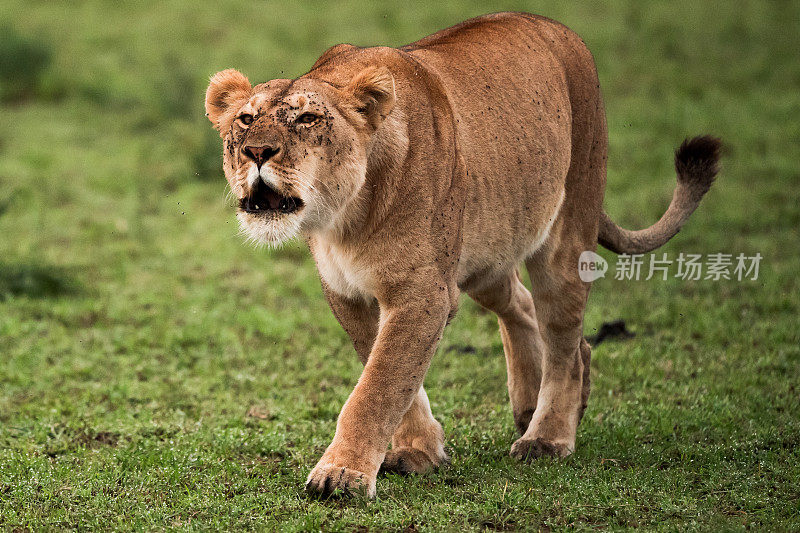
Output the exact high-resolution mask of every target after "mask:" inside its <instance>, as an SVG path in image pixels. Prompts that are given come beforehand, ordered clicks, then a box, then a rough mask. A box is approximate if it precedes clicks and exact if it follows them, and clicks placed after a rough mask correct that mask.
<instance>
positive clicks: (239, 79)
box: [206, 68, 253, 134]
mask: <svg viewBox="0 0 800 533" xmlns="http://www.w3.org/2000/svg"><path fill="white" fill-rule="evenodd" d="M252 91H253V88H252V87H251V86H250V81H249V80H248V79H247V78H246V77H245V75H244V74H242V73H241V72H239V71H238V70H234V69H232V68H229V69H228V70H223V71H221V72H217V73H216V74H214V75H213V76H212V77H211V81H210V82H209V84H208V90H207V91H206V116H207V117H208V120H210V121H211V123H212V124H213V125H214V127H215V128H216V129H217V130H219V131H220V134H221V133H222V131H223V130H224V129H226V123H227V122H228V119H229V117H228V114H229V112H230V111H231V110H232V109H235V108H238V107H239V106H241V105H243V104H244V103H245V102H246V101H247V99H248V98H250V95H251V93H252Z"/></svg>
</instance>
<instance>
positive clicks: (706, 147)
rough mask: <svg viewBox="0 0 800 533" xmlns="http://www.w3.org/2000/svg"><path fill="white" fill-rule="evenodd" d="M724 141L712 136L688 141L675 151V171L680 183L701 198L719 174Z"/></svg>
mask: <svg viewBox="0 0 800 533" xmlns="http://www.w3.org/2000/svg"><path fill="white" fill-rule="evenodd" d="M721 150H722V141H720V140H719V139H718V138H716V137H712V136H710V135H703V136H700V137H695V138H693V139H686V140H685V141H683V144H681V146H680V147H679V148H678V149H677V150H676V151H675V170H676V171H677V173H678V181H679V182H682V183H683V184H684V185H687V186H688V187H690V188H691V189H693V191H692V192H693V193H695V194H696V193H699V194H700V196H702V195H703V194H705V193H706V192H708V189H709V188H710V187H711V184H712V183H714V177H715V176H716V175H717V172H719V156H720V151H721Z"/></svg>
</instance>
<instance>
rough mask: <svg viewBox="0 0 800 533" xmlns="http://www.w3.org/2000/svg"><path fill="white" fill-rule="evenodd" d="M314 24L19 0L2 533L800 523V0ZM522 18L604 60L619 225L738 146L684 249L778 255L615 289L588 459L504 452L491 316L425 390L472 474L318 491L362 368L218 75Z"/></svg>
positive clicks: (3, 108)
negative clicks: (521, 457)
mask: <svg viewBox="0 0 800 533" xmlns="http://www.w3.org/2000/svg"><path fill="white" fill-rule="evenodd" d="M297 4H298V5H291V6H288V7H287V3H285V2H273V1H270V2H263V1H255V0H249V1H239V0H237V1H232V2H225V3H222V2H219V3H218V2H202V3H198V2H190V1H188V0H172V1H168V2H160V3H158V4H156V3H151V2H84V3H80V5H77V3H72V2H36V3H31V2H28V1H22V0H5V1H4V7H3V13H2V15H0V29H2V31H0V114H1V115H2V118H1V119H0V529H10V530H14V529H19V528H23V529H24V528H31V529H61V528H65V529H72V528H80V529H88V528H102V529H124V530H128V529H141V530H153V529H171V528H188V529H228V530H239V529H261V528H264V529H275V528H277V527H278V526H279V525H280V526H281V527H283V528H286V529H297V530H320V529H322V530H353V529H356V530H358V531H366V530H385V529H389V530H405V531H418V530H419V531H423V530H425V531H441V530H453V531H473V530H483V529H489V530H513V529H532V530H536V529H540V530H551V529H562V528H568V527H575V528H580V529H584V528H585V529H594V528H610V529H624V528H632V527H637V526H638V527H644V528H647V529H653V530H667V531H670V530H693V529H696V530H741V529H748V528H755V529H762V530H765V529H766V530H798V529H800V447H799V445H800V399H799V397H800V391H798V388H800V342H799V341H800V334H799V333H798V328H799V327H800V320H798V316H800V296H799V295H800V281H798V277H797V275H798V272H800V257H799V254H800V245H798V243H800V230H799V229H798V228H800V205H799V203H800V202H798V200H799V199H800V198H799V197H800V193H799V192H798V191H800V167H799V166H798V161H800V120H798V118H799V117H800V90H798V87H800V61H798V56H797V51H798V49H800V42H799V41H798V37H797V36H798V34H800V23H799V22H798V21H799V20H800V4H798V3H797V2H791V1H788V0H786V1H777V0H776V1H762V2H755V1H753V2H748V1H744V2H735V3H734V2H698V1H696V0H681V1H676V2H656V1H655V0H653V1H649V0H648V1H638V2H634V1H598V2H508V1H507V2H496V3H495V4H493V5H491V6H490V5H489V4H487V3H485V2H479V1H465V2H456V1H447V2H436V3H434V2H421V1H420V2H418V1H406V2H397V3H382V2H380V3H379V2H366V1H359V0H343V1H340V2H336V3H332V4H330V5H329V4H327V3H323V2H303V3H297ZM508 9H513V10H527V11H532V12H538V13H540V14H544V15H547V16H550V17H553V18H556V19H558V20H560V21H562V22H564V23H566V24H567V25H569V26H570V27H572V28H573V29H575V30H576V31H578V33H580V34H581V35H582V36H583V37H584V39H585V41H586V42H587V44H588V45H589V47H590V49H592V51H593V53H594V55H595V58H596V61H597V64H598V69H599V72H600V79H601V83H602V85H603V87H604V91H605V99H606V107H607V110H608V117H609V126H610V145H611V148H610V161H609V184H608V190H607V195H606V200H605V205H606V208H607V210H608V211H609V212H610V213H611V215H612V216H613V217H614V218H615V219H616V220H617V221H618V222H620V223H623V224H625V225H627V226H628V227H642V226H645V225H649V224H650V223H652V222H653V221H655V220H656V219H657V217H658V216H660V214H661V213H662V211H663V209H664V208H665V206H666V204H667V202H668V200H669V198H670V194H671V190H672V187H673V184H674V180H673V170H672V161H671V159H672V151H673V150H674V148H675V146H677V144H678V143H680V141H681V140H682V139H683V138H684V137H686V136H690V135H694V134H697V133H704V132H708V133H713V134H716V135H719V136H721V137H722V138H723V139H724V140H725V142H726V145H727V148H726V155H725V161H724V169H723V171H722V174H721V177H720V179H719V181H718V183H717V185H716V186H715V187H714V188H713V189H712V191H711V192H710V193H709V195H708V196H707V198H706V199H705V200H704V203H703V204H702V205H701V207H700V209H699V210H698V212H697V213H695V215H694V216H693V218H692V220H691V221H690V223H689V225H688V226H687V227H686V228H685V229H684V231H682V232H681V234H680V235H679V236H678V237H677V238H675V239H674V240H673V241H671V242H670V243H669V244H668V245H667V246H666V247H665V248H664V249H663V251H664V252H666V253H667V254H669V255H670V256H671V257H673V258H675V257H676V256H677V255H678V254H679V253H680V252H692V253H703V254H705V253H711V252H725V253H732V254H739V253H744V254H746V255H754V254H756V253H760V254H761V255H762V256H763V259H762V262H761V272H760V275H759V278H758V280H757V281H742V282H739V281H736V280H730V281H726V280H721V281H711V280H700V281H682V280H680V279H669V280H668V281H661V280H650V281H616V280H614V279H613V276H607V277H606V278H604V279H601V280H599V281H597V282H596V283H595V285H594V289H593V292H592V297H591V298H590V303H589V308H588V311H587V317H586V334H587V335H590V334H592V333H593V332H594V330H595V329H597V328H599V326H600V325H601V324H602V323H603V322H605V321H609V320H614V319H624V320H625V321H626V322H627V324H628V327H629V328H630V329H631V330H632V331H634V332H635V333H636V336H635V337H634V338H632V339H629V340H625V341H613V342H606V343H603V344H601V345H600V346H598V347H596V348H595V350H594V354H593V355H594V358H593V361H592V374H593V393H592V397H591V398H590V404H589V408H588V410H587V412H586V416H585V418H584V420H583V422H582V424H581V427H580V428H579V433H578V448H577V451H576V453H575V454H574V455H573V456H571V457H570V458H568V459H566V460H560V461H553V460H540V461H537V462H536V463H535V464H533V465H523V464H519V463H517V462H515V461H514V460H512V459H511V458H509V457H508V450H509V447H510V445H511V443H512V442H513V440H514V439H515V430H514V427H513V422H512V419H511V413H510V408H509V406H508V399H507V392H506V389H505V367H504V361H503V356H502V346H501V343H500V337H499V334H498V332H497V325H496V322H495V319H494V318H493V316H491V315H488V314H485V313H483V312H481V311H480V310H479V309H478V308H477V306H476V305H475V304H473V303H472V302H471V301H469V300H468V299H466V298H464V300H463V301H462V305H461V310H460V313H459V315H458V316H457V317H456V319H455V320H454V321H453V323H452V324H451V325H450V327H449V328H448V329H447V331H446V332H445V336H444V339H443V341H442V343H441V346H440V349H439V351H438V353H437V356H436V357H435V359H434V362H433V365H432V368H431V371H430V373H429V375H428V377H427V380H426V389H427V390H428V394H429V396H430V399H431V403H432V407H433V410H434V413H435V414H436V415H437V417H438V418H439V420H440V421H441V422H442V424H443V426H444V428H445V431H446V445H447V447H448V448H449V451H450V454H451V457H452V464H451V465H450V466H448V467H446V468H444V469H442V470H440V471H439V472H436V473H434V474H431V475H427V476H422V477H408V478H402V477H397V476H389V477H385V478H381V479H379V480H378V499H377V500H376V501H374V502H371V503H368V502H364V501H344V500H335V501H328V502H320V501H316V500H311V499H308V498H307V497H306V496H305V494H304V492H303V482H304V480H305V476H306V474H307V473H308V471H309V469H310V468H311V467H312V466H313V465H314V463H315V461H316V460H317V458H318V457H319V455H320V454H321V453H322V451H323V450H324V448H325V446H326V445H327V444H328V442H329V439H330V438H331V436H332V435H333V430H334V426H335V421H336V416H337V414H338V411H339V408H340V407H341V405H342V403H343V402H344V400H345V398H346V397H347V394H348V393H349V391H350V390H351V388H352V387H353V385H354V384H355V381H356V379H357V377H358V375H359V371H360V364H359V363H358V361H357V360H356V357H355V355H354V352H353V349H352V348H351V345H350V343H349V340H348V338H347V337H346V335H345V334H344V332H343V331H342V330H341V328H340V327H339V326H338V324H337V323H336V321H335V319H334V318H333V316H332V315H331V313H330V311H329V310H328V308H327V306H326V304H325V302H324V300H323V297H322V294H321V290H320V287H319V281H318V278H317V275H316V271H315V269H314V266H313V263H312V261H311V260H310V258H309V255H308V252H307V251H306V250H305V247H304V246H303V245H302V243H295V244H292V245H290V246H288V247H286V248H284V249H281V250H277V251H266V250H257V249H254V248H253V247H251V246H248V245H245V244H243V242H242V239H241V238H240V237H239V236H238V235H237V226H236V221H235V217H234V213H233V209H232V206H231V205H230V204H229V203H228V202H226V199H225V187H226V184H225V181H224V179H223V176H222V173H221V170H220V153H221V148H220V141H219V138H218V137H217V136H216V134H215V132H213V131H212V130H211V127H210V125H209V123H208V121H207V120H206V119H205V117H204V116H203V93H204V90H205V85H206V83H207V80H208V77H209V76H210V75H211V74H212V73H214V72H216V71H217V70H220V69H222V68H226V67H231V66H233V67H237V68H239V69H241V70H242V71H244V72H245V73H247V74H248V75H249V76H250V78H251V79H252V80H257V81H262V80H266V79H269V78H273V77H283V76H288V77H291V76H297V75H300V74H302V73H303V72H305V70H306V69H307V68H308V67H310V65H311V64H312V62H313V61H314V59H315V58H316V57H317V56H318V55H319V54H320V53H321V52H322V51H323V50H324V49H325V48H326V47H327V46H329V45H331V44H334V43H337V42H352V43H354V44H361V45H368V44H389V45H400V44H403V43H406V42H410V41H412V40H415V39H417V38H419V37H421V36H423V35H426V34H428V33H430V32H432V31H434V30H436V29H439V28H442V27H445V26H448V25H450V24H452V23H455V22H458V21H460V20H463V19H465V18H468V17H470V16H473V15H476V14H480V13H483V12H487V11H500V10H508ZM21 58H22V59H21ZM602 253H603V254H604V257H606V259H608V260H609V261H610V262H611V264H612V268H613V264H614V256H613V255H612V254H608V253H606V252H602Z"/></svg>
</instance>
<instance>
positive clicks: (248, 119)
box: [239, 113, 253, 126]
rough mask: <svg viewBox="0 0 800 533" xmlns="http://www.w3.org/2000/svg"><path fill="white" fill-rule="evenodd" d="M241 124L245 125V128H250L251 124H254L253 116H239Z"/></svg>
mask: <svg viewBox="0 0 800 533" xmlns="http://www.w3.org/2000/svg"><path fill="white" fill-rule="evenodd" d="M239 122H241V123H242V124H244V125H245V126H249V125H250V123H251V122H253V115H248V114H247V113H245V114H244V115H239Z"/></svg>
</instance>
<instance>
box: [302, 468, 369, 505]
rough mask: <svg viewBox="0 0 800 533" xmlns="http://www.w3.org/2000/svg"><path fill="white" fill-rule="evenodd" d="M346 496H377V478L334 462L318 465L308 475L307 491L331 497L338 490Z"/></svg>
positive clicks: (322, 496)
mask: <svg viewBox="0 0 800 533" xmlns="http://www.w3.org/2000/svg"><path fill="white" fill-rule="evenodd" d="M337 490H338V491H340V492H341V493H342V494H343V495H345V496H352V495H355V494H360V495H362V496H366V497H367V498H374V497H375V479H374V478H373V479H369V477H368V476H367V474H365V473H364V472H359V471H358V470H353V469H351V468H347V467H344V466H336V465H335V464H333V463H326V464H322V465H317V466H316V467H314V469H313V470H312V471H311V473H310V474H309V475H308V480H307V481H306V491H307V492H308V493H309V494H312V495H315V496H319V497H321V498H329V497H330V496H331V495H333V494H334V493H335V492H336V491H337Z"/></svg>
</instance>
